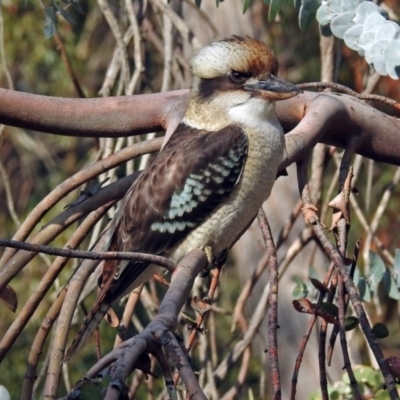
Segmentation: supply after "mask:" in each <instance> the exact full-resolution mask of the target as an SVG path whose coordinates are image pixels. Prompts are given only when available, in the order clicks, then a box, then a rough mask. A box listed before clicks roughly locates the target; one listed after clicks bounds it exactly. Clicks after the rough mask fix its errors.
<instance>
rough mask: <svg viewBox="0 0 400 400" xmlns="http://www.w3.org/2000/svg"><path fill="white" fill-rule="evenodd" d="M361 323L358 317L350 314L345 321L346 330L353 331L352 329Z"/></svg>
mask: <svg viewBox="0 0 400 400" xmlns="http://www.w3.org/2000/svg"><path fill="white" fill-rule="evenodd" d="M359 323H360V321H359V319H358V318H357V317H354V316H353V315H350V316H349V317H347V318H346V319H345V321H344V330H345V331H351V330H353V329H355V328H356V327H357V326H358V325H359Z"/></svg>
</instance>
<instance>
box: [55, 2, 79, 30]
mask: <svg viewBox="0 0 400 400" xmlns="http://www.w3.org/2000/svg"><path fill="white" fill-rule="evenodd" d="M56 7H57V10H58V12H59V13H60V14H61V15H62V16H63V17H64V19H65V20H67V21H68V22H69V23H70V24H71V25H74V24H75V20H74V19H73V18H72V16H71V14H69V13H68V12H67V11H65V10H64V9H63V8H62V7H59V6H58V5H56Z"/></svg>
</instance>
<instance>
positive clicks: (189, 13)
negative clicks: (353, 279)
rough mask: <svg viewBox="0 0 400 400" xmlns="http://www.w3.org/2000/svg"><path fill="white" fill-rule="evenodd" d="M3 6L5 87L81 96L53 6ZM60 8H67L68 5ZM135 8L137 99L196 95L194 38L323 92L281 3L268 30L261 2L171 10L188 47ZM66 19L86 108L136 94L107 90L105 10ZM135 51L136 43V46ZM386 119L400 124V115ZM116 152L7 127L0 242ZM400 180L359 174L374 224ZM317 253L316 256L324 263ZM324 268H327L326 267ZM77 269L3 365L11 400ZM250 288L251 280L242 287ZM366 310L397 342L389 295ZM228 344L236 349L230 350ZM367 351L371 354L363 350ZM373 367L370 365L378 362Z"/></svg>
mask: <svg viewBox="0 0 400 400" xmlns="http://www.w3.org/2000/svg"><path fill="white" fill-rule="evenodd" d="M266 3H268V2H266ZM0 4H1V9H0V10H1V13H2V15H1V20H0V22H1V26H0V30H1V32H2V38H1V43H0V46H1V47H2V48H1V49H0V50H1V54H2V56H1V58H2V60H1V61H2V66H1V67H0V86H1V87H3V88H10V89H15V90H18V91H24V92H29V93H35V94H41V95H46V96H60V97H78V96H79V94H78V93H77V90H76V88H75V87H74V84H73V82H72V80H71V75H70V74H69V72H68V70H67V67H66V62H65V60H63V59H62V57H61V55H60V51H59V50H60V47H59V44H57V41H56V40H55V38H54V37H49V38H46V37H45V33H44V27H45V25H46V17H45V14H44V11H43V10H44V7H49V6H52V4H50V3H49V4H47V3H41V2H40V1H32V0H18V1H11V0H3V1H2V2H1V3H0ZM57 4H58V3H57ZM163 4H165V3H163ZM385 4H386V6H387V7H389V8H390V9H391V10H392V11H393V13H394V15H400V5H399V4H398V1H395V0H390V1H389V0H387V1H385ZM59 6H60V7H61V6H62V7H63V8H65V4H63V3H61V4H59ZM108 6H109V9H110V10H111V11H112V13H113V14H114V16H115V18H116V20H117V21H118V23H119V26H120V27H121V29H122V31H123V32H126V31H127V30H128V27H129V21H128V18H127V15H126V10H125V5H124V2H123V1H119V0H114V1H110V2H109V3H108ZM133 6H134V9H135V12H136V14H137V19H138V23H139V26H140V33H141V43H140V54H141V58H142V62H143V66H142V71H141V74H140V78H139V79H138V81H137V83H136V85H135V86H134V89H133V91H132V93H137V94H138V93H150V92H158V91H161V90H173V89H178V88H182V87H185V88H186V87H189V84H190V75H189V73H188V65H187V61H186V60H187V58H188V57H189V56H190V54H191V52H192V50H193V48H194V47H195V45H196V43H194V41H193V40H192V39H193V37H194V38H196V40H197V41H198V43H199V44H201V45H203V44H207V43H209V42H211V40H214V39H220V38H223V37H225V36H229V35H230V34H240V35H243V34H250V35H252V36H254V37H256V38H258V39H261V40H264V41H266V42H267V43H268V44H269V45H270V46H271V47H272V48H273V49H274V51H275V52H276V54H277V55H278V58H279V62H280V75H281V76H282V77H284V78H285V79H287V80H289V81H291V82H293V83H301V82H313V81H319V80H320V78H321V54H320V34H319V28H318V24H317V22H316V21H314V22H313V23H312V24H311V26H310V28H309V29H308V30H306V31H304V32H303V31H301V30H300V28H299V26H298V12H297V10H296V8H295V7H294V6H293V4H292V1H285V2H282V5H281V8H280V11H279V13H278V14H277V16H276V17H275V19H274V20H273V21H268V12H269V5H268V4H264V3H263V2H262V1H259V0H258V1H257V0H254V1H253V3H252V4H251V6H250V8H249V10H248V11H247V12H246V14H244V15H242V7H243V4H242V3H241V2H240V1H239V0H238V1H233V0H232V1H231V0H225V1H223V2H221V3H220V5H219V8H218V9H217V8H216V6H215V3H214V1H213V0H206V1H203V3H202V5H201V8H200V10H198V9H196V7H195V6H194V3H193V2H192V1H191V0H183V1H180V0H172V1H171V2H170V4H169V5H168V6H167V7H170V8H171V9H172V10H174V12H175V13H176V14H177V15H178V16H180V17H181V18H182V20H183V21H184V22H185V23H186V26H187V27H188V29H189V31H190V34H189V35H187V36H186V37H184V36H183V35H182V32H181V31H179V30H178V29H176V27H171V26H170V25H168V23H167V22H166V17H165V15H163V13H162V12H161V11H160V6H159V5H158V3H157V2H156V1H151V0H150V1H138V0H134V1H133ZM65 9H66V11H67V12H68V14H69V15H70V17H71V18H72V19H73V21H74V22H73V23H71V22H68V21H67V20H66V19H65V18H63V17H62V16H60V15H58V16H57V19H56V22H57V34H58V35H59V39H60V41H61V43H62V44H63V46H65V53H66V54H67V55H68V58H69V61H70V64H71V67H72V69H73V70H74V72H75V75H76V77H77V80H78V81H79V85H80V86H81V88H82V91H83V92H84V94H85V96H87V97H97V96H101V95H120V94H121V95H122V94H126V93H127V85H126V83H124V82H123V77H122V73H118V72H117V74H116V75H115V76H114V77H113V80H112V84H109V83H107V74H108V73H110V71H112V68H111V66H112V60H113V57H114V55H115V52H116V51H117V50H116V41H115V37H114V35H113V34H112V32H111V30H110V26H109V24H108V23H107V21H106V18H105V16H104V14H103V13H102V11H101V9H100V7H99V5H98V4H97V3H96V2H93V1H87V0H80V1H79V8H78V9H75V8H74V7H73V6H68V7H66V8H65ZM168 27H169V28H168ZM166 29H169V33H168V35H170V39H168V40H167V36H166V35H167V33H166ZM128 43H131V40H129V42H128ZM167 43H169V44H171V43H172V49H170V50H169V51H170V53H169V55H170V63H171V72H170V74H169V76H168V77H165V63H164V60H165V57H166V54H167V48H166V44H167ZM126 51H127V57H128V61H129V67H130V70H131V71H134V70H135V67H136V66H135V61H134V47H133V46H132V45H128V46H126ZM335 54H336V61H335V62H336V65H335V67H336V68H335V76H336V79H337V81H338V82H340V83H341V84H344V85H347V86H349V87H350V88H352V89H354V90H355V91H357V92H362V91H363V90H364V88H365V84H366V81H367V77H368V76H370V75H371V74H372V72H371V70H370V67H369V66H368V65H367V64H366V62H365V60H364V59H363V58H362V57H360V56H359V55H357V54H356V53H355V52H353V51H352V50H350V49H348V48H347V47H345V46H344V45H343V44H342V43H341V42H340V41H336V43H335ZM171 58H172V60H171ZM8 74H9V75H8ZM108 78H109V76H108ZM374 93H377V94H381V95H385V96H388V97H390V98H393V99H396V100H398V101H400V88H399V84H398V82H397V81H393V80H391V79H390V78H380V79H379V81H378V82H377V85H376V87H375V90H374ZM378 107H380V108H381V109H384V110H385V111H386V112H389V113H390V114H392V115H394V112H393V109H389V108H387V107H382V106H378ZM348 134H351V132H349V133H348ZM129 143H130V142H129V140H127V142H120V143H119V144H118V145H117V144H116V143H115V142H114V143H112V146H111V147H113V150H115V149H116V146H117V147H118V146H120V147H121V146H125V145H127V144H129ZM107 146H110V141H107V139H104V140H103V139H102V140H95V139H92V138H75V137H67V136H55V135H49V134H42V133H38V132H32V131H26V130H23V129H18V128H14V127H9V126H6V127H3V129H2V131H1V134H0V169H1V171H0V172H1V179H0V237H3V238H11V237H12V236H13V234H14V232H15V230H16V228H17V226H18V224H19V221H21V220H24V218H25V217H26V216H27V214H28V213H29V212H30V211H31V210H32V209H33V208H34V207H35V205H36V204H37V203H38V202H39V201H40V200H41V199H42V198H43V197H45V196H46V194H48V193H49V192H50V191H51V190H52V189H53V188H54V187H55V186H56V185H58V184H59V183H61V182H62V181H64V180H65V179H66V178H68V177H69V176H71V175H72V174H74V173H75V172H77V171H79V170H80V169H82V168H83V167H84V166H86V165H88V164H89V163H91V162H93V161H94V160H96V159H98V158H99V157H101V156H104V155H106V154H107V151H108V150H107ZM330 160H331V159H329V158H327V161H326V164H327V166H326V172H325V176H324V186H323V193H324V195H325V194H326V192H327V190H328V187H329V185H330V182H331V180H332V177H333V175H334V172H335V170H336V167H335V166H334V163H332V161H330ZM141 166H143V165H141ZM136 167H137V165H136ZM395 170H396V168H395V167H392V166H388V165H384V164H379V163H374V164H373V166H372V165H371V164H370V162H369V161H368V160H363V161H362V162H361V167H360V172H359V176H358V183H357V184H356V185H357V188H358V189H359V197H358V199H359V202H360V204H361V207H362V210H363V212H364V214H365V216H366V217H367V218H368V221H370V219H371V218H372V216H373V215H374V213H375V211H376V207H377V206H378V202H379V200H380V198H381V195H382V193H383V191H384V190H385V189H386V188H387V187H388V185H390V183H391V182H392V179H393V175H394V173H395ZM125 172H126V171H125V170H124V168H122V169H121V168H120V169H119V170H118V171H117V173H116V174H115V176H114V177H113V178H112V179H115V178H116V177H117V176H118V175H119V176H120V175H121V174H124V173H125ZM324 195H323V196H322V198H324ZM77 196H78V191H75V193H73V194H72V195H71V196H69V197H68V198H66V199H65V201H64V202H62V203H60V204H58V205H57V206H56V207H55V208H54V209H52V210H51V211H50V212H49V214H48V215H46V217H45V218H44V219H43V221H42V222H43V224H45V223H46V222H48V221H49V220H50V219H51V218H52V217H54V216H55V215H57V214H58V213H60V212H61V211H62V209H63V207H65V206H66V205H67V204H68V202H70V201H72V200H73V199H74V198H75V197H77ZM288 196H292V194H288ZM296 201H297V199H296V198H295V197H294V198H293V203H295V202H296ZM399 201H400V190H399V188H398V187H396V188H394V190H393V192H392V193H391V198H390V201H389V202H388V204H387V207H386V211H385V213H384V214H383V217H382V219H381V220H380V222H379V227H378V229H377V231H376V235H377V236H378V237H379V239H380V241H381V242H382V244H383V246H384V247H385V248H387V249H388V251H390V252H391V253H392V254H393V253H394V250H395V249H396V248H397V247H400V234H399V232H400V219H399V218H398V213H399V211H398V204H399ZM352 223H353V224H352V231H351V240H350V247H349V248H350V249H351V248H352V246H354V243H355V241H356V240H357V239H358V238H359V237H362V236H364V235H365V231H364V229H363V227H362V225H361V224H360V222H359V220H358V219H357V218H356V217H354V218H353V220H352ZM326 225H328V226H329V222H328V221H326ZM73 230H74V227H71V228H70V229H69V230H67V231H65V232H64V233H63V234H62V235H61V236H60V237H59V238H58V239H57V240H56V241H54V243H52V245H53V246H57V247H62V246H63V243H65V241H66V239H67V238H68V235H69V233H70V232H72V231H73ZM89 242H90V239H89V238H88V239H87V240H86V241H85V243H84V245H82V246H81V248H85V247H87V246H88V244H89ZM371 248H372V250H375V251H378V250H379V249H377V248H376V247H374V244H373V243H372V247H371ZM0 252H1V250H0ZM313 252H314V253H315V251H313ZM310 257H311V256H310ZM310 257H309V258H308V259H309V260H310V262H311V260H313V258H312V257H311V258H310ZM234 261H235V260H234V259H232V260H231V261H230V265H229V266H228V267H227V268H226V271H225V273H224V277H223V282H222V283H221V285H222V287H221V288H220V291H219V300H218V305H219V307H221V308H223V309H224V310H227V314H226V315H224V314H222V315H221V316H219V317H218V324H219V325H218V329H217V331H218V332H217V341H218V343H219V344H221V346H220V349H221V350H220V351H221V352H224V350H225V347H224V346H229V345H230V343H231V342H232V341H233V340H234V339H235V336H233V335H232V334H231V333H230V332H229V329H230V324H231V320H230V314H229V313H230V312H231V311H232V310H233V308H234V304H235V301H236V299H237V297H238V295H239V293H240V291H241V283H240V280H238V274H237V273H236V272H235V269H234ZM324 263H325V266H326V264H327V262H326V261H325V262H324ZM49 265H50V259H49V258H48V257H47V256H43V257H37V258H35V259H34V260H33V261H32V262H31V263H30V265H29V268H27V269H25V271H24V272H23V273H22V274H20V275H19V277H18V279H17V280H14V281H13V288H14V289H15V290H16V292H17V294H18V296H19V303H20V304H24V303H25V302H26V300H27V298H28V296H29V294H30V293H31V291H32V290H33V288H34V287H35V285H36V284H37V282H38V281H39V280H40V279H41V276H42V274H43V271H44V270H45V269H46V268H48V266H49ZM251 265H252V268H253V267H254V266H255V265H256V263H255V262H253V263H251ZM362 265H363V261H362V260H360V267H361V268H362ZM74 267H76V262H73V261H70V262H69V264H68V265H67V267H66V268H65V269H64V271H63V272H62V273H61V275H60V276H59V278H58V279H57V281H56V284H55V285H54V289H53V290H51V293H49V294H48V296H47V297H46V298H45V300H44V301H43V302H42V304H41V305H40V307H39V308H38V310H37V311H36V313H35V315H34V317H33V318H32V319H31V321H30V323H29V324H28V326H27V327H26V328H25V331H24V332H23V334H22V335H20V337H19V339H18V341H17V343H16V345H15V346H14V347H13V349H12V350H11V351H10V353H9V354H8V356H7V357H6V359H5V360H4V361H3V362H2V364H1V365H0V384H3V385H5V386H6V387H7V388H8V390H9V391H10V393H11V396H12V398H13V399H14V398H17V397H18V394H19V391H20V389H21V381H22V378H23V376H24V373H25V363H26V358H27V354H28V352H29V349H30V346H31V342H32V338H33V335H34V334H35V333H36V331H37V329H38V328H39V326H40V323H41V321H42V319H43V317H44V316H45V313H46V310H47V309H48V307H49V305H50V304H51V303H52V302H53V301H54V299H55V296H56V295H57V292H58V290H59V289H60V288H61V287H62V286H63V285H64V284H65V282H66V280H67V279H68V278H69V276H70V275H71V271H72V269H73V268H74ZM307 267H308V265H307ZM307 267H306V268H304V264H303V265H300V266H297V267H293V269H291V271H290V272H289V275H290V276H292V275H294V274H297V273H298V272H297V270H296V268H302V272H301V273H300V275H303V276H304V273H306V272H304V270H305V269H307ZM239 275H240V274H239ZM241 279H244V277H243V276H242V277H241ZM290 282H291V283H290ZM288 285H289V286H288V287H287V289H288V290H287V292H288V293H289V297H290V296H291V292H292V290H293V289H294V288H295V283H294V282H293V281H291V278H290V279H289V284H288ZM285 289H286V288H285ZM93 301H94V295H93V294H92V296H91V297H89V298H88V299H87V300H86V302H85V303H86V304H87V305H88V306H90V305H91V304H92V302H93ZM368 310H369V313H370V317H371V319H372V320H374V319H375V320H383V321H385V322H387V323H388V325H389V326H390V330H392V331H398V316H399V311H398V302H397V301H395V300H391V299H389V298H388V296H387V294H386V293H385V291H384V290H380V291H378V293H376V295H375V296H374V298H373V301H372V303H371V305H370V306H369V307H368ZM137 315H138V318H139V319H141V320H145V319H146V318H147V317H146V315H147V314H146V312H145V310H144V309H143V307H141V306H140V307H139V309H138V311H137ZM13 319H14V315H13V314H12V313H11V312H10V311H9V310H7V309H5V308H4V307H3V306H0V334H2V333H3V332H5V331H6V329H7V328H8V327H9V325H10V324H11V322H12V321H13ZM76 329H77V327H76ZM133 332H134V330H133V331H132V333H133ZM113 334H114V333H113V330H112V329H111V328H109V327H102V338H103V339H104V342H105V343H110V344H111V343H112V341H113V339H112V336H113ZM301 335H302V331H301V330H299V331H298V332H297V336H298V338H299V339H300V338H301ZM226 337H231V339H230V341H229V342H228V343H227V341H226ZM357 340H358V342H361V339H357ZM354 343H355V342H354ZM352 346H353V344H352ZM398 346H399V345H398V341H397V340H396V338H395V337H393V338H392V339H388V340H387V341H386V342H385V347H387V348H390V349H393V348H395V349H396V350H397V351H398ZM355 347H359V348H360V349H362V348H363V345H361V344H359V345H358V346H355ZM104 350H106V349H104ZM284 357H285V356H284ZM263 358H265V357H257V355H256V354H253V356H252V361H251V365H250V367H249V371H250V372H249V374H248V376H247V379H246V385H245V387H246V390H243V391H242V397H240V398H249V397H248V396H249V395H248V393H249V389H251V390H253V391H254V393H258V387H259V385H260V382H259V379H260V370H262V369H263V368H264V367H263V365H264V361H265V360H264V359H263ZM94 361H95V356H94V352H93V351H92V349H85V353H84V355H83V357H82V358H81V359H80V360H79V361H78V362H75V363H74V366H73V369H71V371H70V374H71V376H70V379H71V381H72V382H75V381H77V380H78V379H79V378H80V377H82V376H83V375H84V373H85V372H86V370H87V368H88V366H90V365H91V364H92V363H93V362H94ZM195 361H196V360H195ZM363 361H364V362H366V363H369V362H370V361H369V359H368V358H367V359H364V360H363ZM316 362H317V361H316V356H314V361H313V363H314V364H315V363H316ZM238 368H239V367H235V368H234V369H233V370H232V372H231V373H230V375H229V378H228V379H227V380H226V381H225V382H224V383H223V386H224V387H225V389H226V390H227V389H229V388H230V387H231V386H232V385H233V384H234V383H235V382H236V376H237V370H238ZM156 385H158V386H159V387H161V386H162V383H161V382H158V383H156ZM306 386H307V384H306ZM311 386H312V385H311ZM311 389H314V390H315V387H314V388H313V387H311V388H308V393H309V391H310V390H311ZM62 390H64V389H62ZM141 390H142V392H138V395H137V396H138V397H137V398H146V396H147V398H151V397H149V394H148V390H147V389H141ZM303 393H305V392H303ZM63 394H65V393H64V392H61V393H60V395H63ZM256 398H257V396H256ZM299 398H300V397H299Z"/></svg>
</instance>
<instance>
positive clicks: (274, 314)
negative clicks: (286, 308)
mask: <svg viewBox="0 0 400 400" xmlns="http://www.w3.org/2000/svg"><path fill="white" fill-rule="evenodd" d="M257 220H258V224H259V225H260V229H261V233H262V235H263V239H264V243H265V247H266V249H267V253H269V255H270V256H269V259H268V272H269V287H270V294H269V300H268V302H269V310H268V354H269V359H270V366H271V382H272V390H273V399H274V400H279V399H280V398H281V379H280V374H279V360H278V337H277V330H278V263H277V258H276V249H275V245H274V240H273V237H272V233H271V228H270V227H269V223H268V220H267V217H266V215H265V212H264V210H263V209H262V208H261V209H260V210H259V211H258V214H257Z"/></svg>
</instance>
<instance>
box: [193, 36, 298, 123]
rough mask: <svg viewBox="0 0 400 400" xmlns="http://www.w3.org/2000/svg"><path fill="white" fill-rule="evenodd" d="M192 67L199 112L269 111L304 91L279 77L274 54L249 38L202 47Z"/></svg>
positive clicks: (239, 38) (266, 47)
mask: <svg viewBox="0 0 400 400" xmlns="http://www.w3.org/2000/svg"><path fill="white" fill-rule="evenodd" d="M190 66H191V70H192V74H193V81H192V88H191V103H192V105H196V108H197V111H196V113H198V112H199V108H202V109H206V108H207V109H208V113H209V112H211V111H212V110H217V111H216V112H219V113H221V112H222V113H225V114H226V115H227V116H229V115H233V113H234V110H235V108H237V107H241V109H243V110H244V109H247V108H249V107H250V108H257V109H259V110H260V111H262V112H265V111H266V112H268V110H272V109H273V106H274V103H275V101H277V100H284V99H288V98H290V97H293V96H296V95H297V94H299V93H300V92H301V90H300V89H299V88H298V87H297V86H295V85H293V84H291V83H289V82H286V81H284V80H283V79H280V78H278V77H277V72H278V61H277V59H276V57H275V55H274V53H273V51H272V50H271V49H270V48H269V47H268V46H267V45H265V44H264V43H263V42H260V41H258V40H255V39H253V38H251V37H248V36H247V37H245V38H242V37H238V36H234V37H232V38H229V39H225V40H221V41H218V42H214V43H212V44H211V45H209V46H206V47H202V48H200V49H199V50H197V51H196V53H195V54H194V55H193V57H192V59H191V61H190ZM207 105H208V107H207ZM253 105H255V107H253ZM198 106H202V107H198ZM190 108H194V107H189V110H188V111H189V114H193V113H192V112H191V110H190ZM193 118H195V116H194V115H193Z"/></svg>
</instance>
